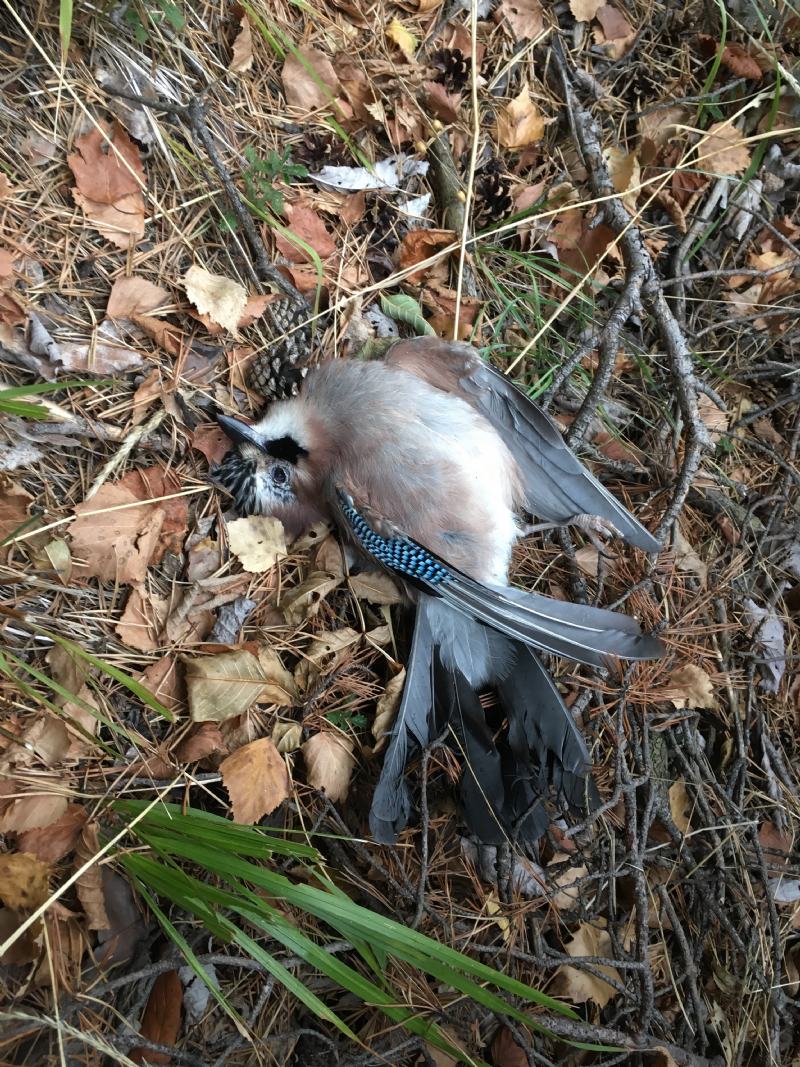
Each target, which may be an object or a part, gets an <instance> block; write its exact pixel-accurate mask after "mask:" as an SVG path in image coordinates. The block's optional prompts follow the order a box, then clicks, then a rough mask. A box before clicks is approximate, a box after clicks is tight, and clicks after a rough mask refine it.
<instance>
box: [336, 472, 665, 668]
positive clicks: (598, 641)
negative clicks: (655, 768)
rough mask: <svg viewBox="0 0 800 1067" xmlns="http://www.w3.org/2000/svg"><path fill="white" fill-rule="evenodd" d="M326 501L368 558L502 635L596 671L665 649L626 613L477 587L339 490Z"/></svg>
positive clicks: (505, 588)
mask: <svg viewBox="0 0 800 1067" xmlns="http://www.w3.org/2000/svg"><path fill="white" fill-rule="evenodd" d="M331 497H332V499H331V510H332V514H333V515H334V516H335V518H336V521H337V524H338V525H339V527H340V528H341V529H342V530H344V531H345V532H346V534H347V535H348V536H349V538H350V539H351V540H353V541H355V543H356V544H357V545H358V547H359V548H360V549H361V551H362V552H364V553H365V554H366V555H367V556H369V557H371V558H372V559H373V560H375V561H376V562H377V563H379V564H380V565H381V566H382V567H384V568H386V569H387V570H388V571H390V572H391V573H392V574H394V575H395V576H396V577H397V578H399V579H401V580H402V581H403V582H405V583H406V584H407V585H409V586H411V587H414V588H416V589H417V590H419V591H421V592H423V593H427V594H428V595H429V596H435V597H441V598H442V600H443V601H444V602H445V603H447V604H448V605H450V607H452V608H454V609H455V610H456V611H459V612H461V613H462V614H464V615H468V616H469V617H470V618H472V619H476V620H478V621H479V622H482V623H484V624H485V625H486V626H490V627H492V628H493V629H495V630H499V631H500V633H503V634H505V635H506V636H507V637H513V638H515V639H516V640H518V641H522V642H523V644H526V645H531V646H532V647H534V648H538V649H540V650H542V651H544V652H550V653H552V654H553V655H557V656H566V657H567V658H568V659H572V660H576V661H577V662H578V663H587V664H590V665H592V666H595V667H603V666H606V665H607V660H608V657H610V656H620V657H622V658H624V659H636V660H638V659H656V658H657V657H659V656H661V655H662V654H663V652H664V647H663V645H662V644H661V642H660V641H659V640H658V638H655V637H650V636H648V635H646V634H643V633H642V631H641V629H640V627H639V624H638V623H637V622H636V620H635V619H632V618H630V616H628V615H623V614H621V613H619V612H614V611H608V610H606V609H605V608H596V607H591V606H588V605H585V604H571V603H567V602H565V601H561V600H552V599H550V598H549V597H545V596H540V595H538V594H536V593H527V592H525V591H524V590H522V589H516V588H514V587H512V586H495V585H483V584H481V583H480V582H476V581H475V580H474V579H473V578H470V577H469V576H468V575H466V574H464V573H463V572H462V571H459V570H457V569H456V568H455V567H453V566H451V565H450V564H449V563H447V562H446V561H445V560H443V559H441V558H440V557H439V556H436V555H435V554H434V553H433V552H431V551H430V550H429V549H427V548H426V547H425V546H423V545H420V544H419V543H418V542H416V541H414V540H412V539H411V538H409V537H406V536H405V535H404V534H403V532H402V531H398V530H395V529H391V528H389V530H390V532H387V528H388V524H387V525H384V524H383V523H378V522H376V520H375V518H374V516H373V515H370V519H369V520H368V519H367V518H366V517H365V515H364V513H363V511H362V509H360V508H359V506H358V504H357V502H356V501H354V500H353V497H352V496H351V495H350V494H349V493H348V492H347V490H346V489H345V488H344V487H342V486H338V487H336V488H335V489H334V491H333V493H332V494H331ZM376 526H379V528H380V532H379V530H378V529H376V528H375V527H376Z"/></svg>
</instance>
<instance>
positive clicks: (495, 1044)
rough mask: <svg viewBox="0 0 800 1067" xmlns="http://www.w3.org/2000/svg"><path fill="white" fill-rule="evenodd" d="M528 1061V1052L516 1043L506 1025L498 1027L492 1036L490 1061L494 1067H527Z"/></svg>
mask: <svg viewBox="0 0 800 1067" xmlns="http://www.w3.org/2000/svg"><path fill="white" fill-rule="evenodd" d="M453 1062H454V1063H455V1061H453ZM528 1062H529V1061H528V1054H527V1053H526V1052H525V1050H524V1049H523V1048H522V1046H521V1045H518V1044H517V1042H516V1041H515V1039H514V1035H513V1034H512V1033H511V1031H510V1030H509V1029H508V1027H507V1026H501V1027H499V1028H498V1030H497V1032H496V1033H495V1035H494V1037H493V1038H492V1063H493V1064H494V1065H495V1067H528Z"/></svg>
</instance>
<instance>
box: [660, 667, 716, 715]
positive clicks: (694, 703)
mask: <svg viewBox="0 0 800 1067" xmlns="http://www.w3.org/2000/svg"><path fill="white" fill-rule="evenodd" d="M666 688H667V690H668V691H669V695H668V697H667V699H669V700H670V701H671V702H672V703H673V704H674V705H675V707H676V708H714V707H716V704H717V702H716V699H715V697H714V686H713V684H712V682H711V679H710V678H709V676H708V675H707V674H706V672H705V671H704V670H703V668H702V667H698V666H697V665H696V664H694V663H685V664H684V665H683V666H682V667H678V668H677V669H676V670H674V671H673V672H672V673H671V674H670V676H669V679H668V681H667V686H666Z"/></svg>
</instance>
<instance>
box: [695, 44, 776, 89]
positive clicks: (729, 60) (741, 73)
mask: <svg viewBox="0 0 800 1067" xmlns="http://www.w3.org/2000/svg"><path fill="white" fill-rule="evenodd" d="M698 42H699V44H700V48H701V51H702V52H703V54H704V55H705V57H706V58H707V59H710V58H711V57H712V56H715V55H716V54H717V52H718V51H719V42H718V41H715V40H714V38H713V37H709V36H707V35H705V34H702V35H701V36H700V37H699V38H698ZM720 63H721V64H722V66H723V67H725V68H726V69H727V70H729V71H730V72H731V74H733V76H734V77H735V78H749V79H750V80H751V81H757V82H759V81H761V79H762V77H763V76H764V72H763V71H762V69H761V67H760V66H759V64H758V60H757V59H756V58H755V56H752V55H751V54H750V53H749V52H748V51H747V49H746V48H745V47H744V45H741V44H739V43H738V42H736V41H726V42H725V46H724V48H723V49H722V55H721V56H720Z"/></svg>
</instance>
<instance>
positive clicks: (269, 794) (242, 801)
mask: <svg viewBox="0 0 800 1067" xmlns="http://www.w3.org/2000/svg"><path fill="white" fill-rule="evenodd" d="M219 773H220V774H221V775H222V782H223V785H224V786H225V788H226V789H227V790H228V796H229V797H230V798H231V807H232V808H233V821H234V822H237V823H243V824H246V825H250V824H252V823H257V822H258V821H259V819H262V818H263V817H264V816H265V815H269V814H270V813H271V812H273V811H274V810H275V809H276V808H277V807H278V805H279V804H282V803H283V801H284V800H285V799H286V798H287V797H288V796H289V791H290V781H289V771H288V769H287V767H286V763H285V761H284V759H283V757H282V756H281V754H280V753H279V752H278V750H277V748H276V747H275V745H274V744H273V742H272V741H271V740H270V738H268V737H261V738H259V740H258V741H251V742H250V744H249V745H242V747H241V748H238V749H237V750H236V751H235V752H234V753H232V755H230V756H228V757H227V758H226V759H224V760H223V761H222V763H221V764H220V765H219Z"/></svg>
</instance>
